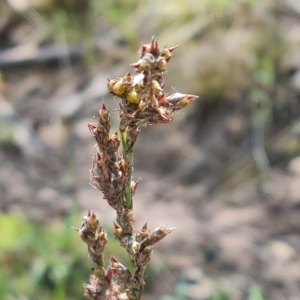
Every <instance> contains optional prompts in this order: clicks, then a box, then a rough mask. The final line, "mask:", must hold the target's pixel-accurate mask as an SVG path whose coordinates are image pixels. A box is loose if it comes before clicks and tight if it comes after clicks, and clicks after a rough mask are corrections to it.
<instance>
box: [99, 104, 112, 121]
mask: <svg viewBox="0 0 300 300" xmlns="http://www.w3.org/2000/svg"><path fill="white" fill-rule="evenodd" d="M98 115H99V118H100V123H101V124H103V122H105V123H110V114H109V112H108V109H107V108H106V105H105V104H104V103H102V106H101V108H100V110H99V111H98Z"/></svg>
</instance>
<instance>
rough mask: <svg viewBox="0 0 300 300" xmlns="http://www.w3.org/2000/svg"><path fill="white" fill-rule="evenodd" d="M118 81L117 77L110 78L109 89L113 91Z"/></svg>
mask: <svg viewBox="0 0 300 300" xmlns="http://www.w3.org/2000/svg"><path fill="white" fill-rule="evenodd" d="M116 82H117V80H116V79H108V82H107V88H108V89H109V91H111V92H112V90H113V87H114V85H115V83H116Z"/></svg>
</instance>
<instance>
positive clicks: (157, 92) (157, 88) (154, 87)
mask: <svg viewBox="0 0 300 300" xmlns="http://www.w3.org/2000/svg"><path fill="white" fill-rule="evenodd" d="M152 91H153V93H154V95H156V96H158V95H160V94H161V93H162V92H163V89H162V88H161V86H160V85H159V83H158V82H157V81H156V80H152Z"/></svg>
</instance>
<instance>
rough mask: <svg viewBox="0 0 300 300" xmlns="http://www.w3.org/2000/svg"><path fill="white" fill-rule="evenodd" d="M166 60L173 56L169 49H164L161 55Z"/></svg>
mask: <svg viewBox="0 0 300 300" xmlns="http://www.w3.org/2000/svg"><path fill="white" fill-rule="evenodd" d="M160 55H161V56H162V57H163V58H164V59H168V58H170V57H171V56H172V53H171V51H170V50H169V49H168V48H164V49H163V50H162V51H161V54H160Z"/></svg>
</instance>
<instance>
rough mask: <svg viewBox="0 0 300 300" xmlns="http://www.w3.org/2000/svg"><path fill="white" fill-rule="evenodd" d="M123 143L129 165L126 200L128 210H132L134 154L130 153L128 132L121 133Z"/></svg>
mask: <svg viewBox="0 0 300 300" xmlns="http://www.w3.org/2000/svg"><path fill="white" fill-rule="evenodd" d="M120 135H121V142H122V148H123V156H124V159H125V162H126V163H127V164H128V173H127V185H126V188H125V199H126V208H128V209H130V208H131V207H132V195H131V175H132V159H133V153H129V151H128V148H129V147H128V143H127V139H126V132H122V131H120Z"/></svg>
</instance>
